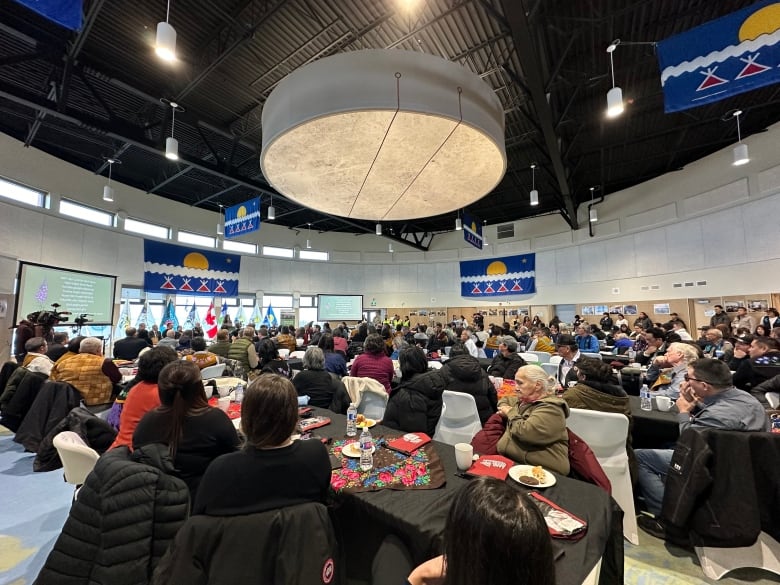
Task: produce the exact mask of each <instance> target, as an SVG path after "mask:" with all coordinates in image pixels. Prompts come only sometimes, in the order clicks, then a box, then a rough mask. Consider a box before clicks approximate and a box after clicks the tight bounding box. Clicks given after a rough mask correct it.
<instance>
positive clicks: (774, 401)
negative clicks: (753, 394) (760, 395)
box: [765, 392, 780, 408]
mask: <svg viewBox="0 0 780 585" xmlns="http://www.w3.org/2000/svg"><path fill="white" fill-rule="evenodd" d="M765 396H766V401H767V402H768V403H769V406H771V407H772V408H777V407H778V406H780V393H777V392H767V393H766V394H765Z"/></svg>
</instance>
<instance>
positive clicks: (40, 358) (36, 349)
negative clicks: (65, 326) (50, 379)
mask: <svg viewBox="0 0 780 585" xmlns="http://www.w3.org/2000/svg"><path fill="white" fill-rule="evenodd" d="M47 349H48V345H47V343H46V340H45V339H44V338H43V337H32V338H31V339H28V340H27V342H26V343H25V344H24V350H25V352H27V353H26V355H25V356H24V361H23V362H22V367H23V368H27V370H29V371H30V372H38V373H41V374H46V375H47V376H48V375H49V373H50V372H51V369H52V368H53V367H54V362H53V361H51V358H49V356H47V355H46V350H47Z"/></svg>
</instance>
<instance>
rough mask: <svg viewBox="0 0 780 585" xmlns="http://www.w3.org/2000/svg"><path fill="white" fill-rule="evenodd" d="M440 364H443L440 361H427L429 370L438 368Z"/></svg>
mask: <svg viewBox="0 0 780 585" xmlns="http://www.w3.org/2000/svg"><path fill="white" fill-rule="evenodd" d="M442 365H443V364H442V363H441V362H437V361H431V362H428V369H429V370H440V369H441V367H442Z"/></svg>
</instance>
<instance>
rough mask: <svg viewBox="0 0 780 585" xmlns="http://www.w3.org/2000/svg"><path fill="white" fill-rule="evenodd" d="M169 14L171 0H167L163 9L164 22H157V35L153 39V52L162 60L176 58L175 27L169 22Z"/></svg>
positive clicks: (173, 59)
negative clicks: (166, 5) (166, 4)
mask: <svg viewBox="0 0 780 585" xmlns="http://www.w3.org/2000/svg"><path fill="white" fill-rule="evenodd" d="M170 14H171V0H168V8H167V9H166V10H165V22H158V23H157V37H156V38H155V41H154V52H155V53H157V56H158V57H159V58H160V59H162V60H163V61H168V62H171V61H175V60H176V29H174V28H173V27H172V26H171V25H170V24H169V23H168V18H169V17H170Z"/></svg>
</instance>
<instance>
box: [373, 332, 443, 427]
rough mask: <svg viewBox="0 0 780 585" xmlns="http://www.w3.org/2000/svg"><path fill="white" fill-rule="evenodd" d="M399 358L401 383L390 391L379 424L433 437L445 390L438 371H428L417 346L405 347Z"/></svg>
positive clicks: (423, 356) (423, 357)
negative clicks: (383, 414) (385, 408)
mask: <svg viewBox="0 0 780 585" xmlns="http://www.w3.org/2000/svg"><path fill="white" fill-rule="evenodd" d="M398 361H399V362H400V365H401V384H400V385H399V386H398V388H396V389H395V390H393V392H392V393H391V394H390V398H389V399H388V401H387V410H385V416H384V418H383V419H382V424H383V425H385V426H386V427H390V428H391V429H397V430H399V431H404V432H406V433H426V434H427V435H428V436H430V437H433V434H434V433H435V432H436V423H438V422H439V417H441V407H442V398H441V395H442V392H444V390H445V389H446V386H445V385H444V377H443V376H442V375H441V373H440V372H441V370H431V371H428V360H427V359H426V358H425V354H424V353H423V352H422V350H421V349H420V348H419V347H405V348H404V349H402V350H401V353H400V354H399V355H398Z"/></svg>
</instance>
